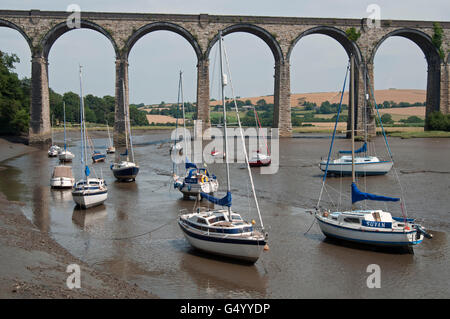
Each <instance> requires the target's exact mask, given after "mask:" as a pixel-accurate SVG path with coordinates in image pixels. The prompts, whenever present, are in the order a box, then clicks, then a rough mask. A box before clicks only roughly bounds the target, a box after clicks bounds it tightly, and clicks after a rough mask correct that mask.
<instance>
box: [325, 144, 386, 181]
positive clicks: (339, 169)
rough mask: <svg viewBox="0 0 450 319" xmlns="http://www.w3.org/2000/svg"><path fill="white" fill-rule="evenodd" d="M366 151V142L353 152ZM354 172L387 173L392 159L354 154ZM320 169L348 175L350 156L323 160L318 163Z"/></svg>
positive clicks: (350, 163)
mask: <svg viewBox="0 0 450 319" xmlns="http://www.w3.org/2000/svg"><path fill="white" fill-rule="evenodd" d="M349 153H350V154H351V151H347V150H340V151H339V154H349ZM360 153H367V142H364V144H363V145H362V146H361V147H360V148H359V149H358V150H356V151H355V154H360ZM354 164H355V173H356V175H368V176H369V175H385V174H387V173H389V171H390V170H391V168H392V166H393V165H394V162H393V161H390V160H380V159H379V158H378V157H377V156H369V155H364V156H355V158H354ZM319 167H320V169H321V170H322V171H323V172H325V171H327V174H330V175H331V174H333V175H342V176H350V175H351V174H352V156H351V155H350V156H349V155H343V156H341V157H340V158H337V159H333V160H330V161H327V160H323V161H321V162H320V164H319Z"/></svg>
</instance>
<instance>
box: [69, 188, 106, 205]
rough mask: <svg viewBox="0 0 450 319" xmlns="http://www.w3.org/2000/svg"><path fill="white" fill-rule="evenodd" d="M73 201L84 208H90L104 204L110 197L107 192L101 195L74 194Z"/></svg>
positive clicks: (100, 193)
mask: <svg viewBox="0 0 450 319" xmlns="http://www.w3.org/2000/svg"><path fill="white" fill-rule="evenodd" d="M72 197H73V201H74V202H75V203H76V204H77V205H78V206H80V207H82V208H90V207H94V206H98V205H101V204H103V202H104V201H105V200H106V198H107V197H108V194H107V192H99V193H84V194H81V193H76V192H72Z"/></svg>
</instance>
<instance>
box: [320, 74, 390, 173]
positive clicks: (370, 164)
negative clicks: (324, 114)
mask: <svg viewBox="0 0 450 319" xmlns="http://www.w3.org/2000/svg"><path fill="white" fill-rule="evenodd" d="M366 76H367V74H366ZM344 90H345V85H344V88H343V91H344ZM364 90H365V91H366V87H364ZM364 95H365V96H366V99H364V103H365V107H364V110H367V97H368V94H367V92H365V94H364ZM341 104H342V103H341ZM339 112H340V108H339V110H338V115H337V117H338V118H339ZM363 118H364V122H365V123H364V134H365V135H364V144H363V145H362V146H361V147H359V148H358V149H357V150H354V154H358V155H355V156H354V157H353V159H352V156H351V155H349V154H351V153H352V151H349V150H339V154H340V155H341V156H340V157H339V158H336V159H333V160H322V161H321V162H320V163H319V168H320V169H321V170H322V171H323V172H325V171H326V172H327V174H330V175H338V176H351V175H352V162H354V165H355V168H354V170H355V174H356V175H363V176H371V175H385V174H387V173H389V171H390V170H391V168H392V166H393V165H394V162H393V161H392V160H382V159H380V158H379V157H377V156H370V155H368V153H369V150H368V147H367V139H368V137H367V129H368V127H367V126H368V124H367V123H366V121H367V116H366V114H364V116H363ZM379 120H380V123H381V118H380V119H379ZM388 149H389V148H388Z"/></svg>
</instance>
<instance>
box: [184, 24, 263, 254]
mask: <svg viewBox="0 0 450 319" xmlns="http://www.w3.org/2000/svg"><path fill="white" fill-rule="evenodd" d="M219 41H220V42H219V48H220V61H221V63H220V64H221V83H222V102H223V107H224V109H223V113H224V142H225V153H227V149H228V141H227V123H226V107H225V95H224V89H225V85H226V81H225V73H224V71H223V57H222V51H223V48H222V41H223V39H222V32H221V31H220V32H219ZM235 109H236V114H237V117H238V123H239V128H240V132H241V141H242V145H243V150H244V154H245V160H246V164H247V169H248V173H249V178H250V182H251V185H252V191H253V196H254V199H255V204H256V208H257V211H258V215H259V218H260V222H261V228H260V229H257V227H256V226H255V222H254V221H252V222H248V221H245V220H244V219H243V218H242V216H241V215H240V214H238V213H236V212H233V211H232V210H231V201H232V199H231V183H230V172H229V163H228V160H226V161H225V162H226V175H227V194H226V195H225V197H223V198H216V197H214V196H211V195H209V194H206V193H204V192H202V193H200V194H201V196H202V197H203V198H206V199H207V200H209V201H210V202H212V203H214V204H217V205H220V206H222V207H226V208H225V209H214V210H210V211H202V210H201V209H200V208H198V209H197V210H196V211H194V212H193V213H187V214H181V215H180V216H179V218H178V225H179V226H180V228H181V230H182V231H183V233H184V235H185V237H186V239H187V240H188V241H189V243H190V244H191V245H192V246H193V247H195V248H197V249H199V250H203V251H206V252H208V253H212V254H216V255H222V256H226V257H231V258H235V259H240V260H244V261H247V262H250V263H255V262H256V261H257V260H258V259H259V257H260V255H261V252H262V251H263V249H267V248H268V246H267V237H268V236H267V233H266V232H265V230H264V225H263V223H262V219H261V213H260V211H259V205H258V200H257V198H256V194H255V189H254V185H253V179H252V175H251V170H250V165H249V164H248V156H247V151H246V148H245V140H244V137H243V132H242V127H241V123H240V119H239V112H238V111H237V105H236V103H235Z"/></svg>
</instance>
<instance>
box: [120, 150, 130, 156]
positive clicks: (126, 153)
mask: <svg viewBox="0 0 450 319" xmlns="http://www.w3.org/2000/svg"><path fill="white" fill-rule="evenodd" d="M120 155H122V156H127V155H128V149H126V150H125V153H123V154H120Z"/></svg>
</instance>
